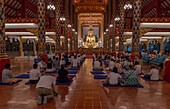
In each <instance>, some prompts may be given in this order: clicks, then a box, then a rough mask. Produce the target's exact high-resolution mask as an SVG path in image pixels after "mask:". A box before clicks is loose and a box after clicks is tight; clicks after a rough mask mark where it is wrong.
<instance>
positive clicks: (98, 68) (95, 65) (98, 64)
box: [94, 59, 101, 70]
mask: <svg viewBox="0 0 170 109" xmlns="http://www.w3.org/2000/svg"><path fill="white" fill-rule="evenodd" d="M100 65H101V64H100V62H99V59H97V60H96V61H95V62H94V70H100V69H101V66H100Z"/></svg>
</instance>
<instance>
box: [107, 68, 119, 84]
mask: <svg viewBox="0 0 170 109" xmlns="http://www.w3.org/2000/svg"><path fill="white" fill-rule="evenodd" d="M120 78H121V75H120V74H119V72H118V71H117V68H116V67H114V68H113V70H112V72H110V73H109V75H108V77H107V78H106V80H105V84H110V85H117V84H119V83H120V82H119V79H120Z"/></svg>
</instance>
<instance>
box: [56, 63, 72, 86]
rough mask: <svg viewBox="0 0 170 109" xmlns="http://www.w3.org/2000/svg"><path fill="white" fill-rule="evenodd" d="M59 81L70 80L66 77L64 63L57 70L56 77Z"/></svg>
mask: <svg viewBox="0 0 170 109" xmlns="http://www.w3.org/2000/svg"><path fill="white" fill-rule="evenodd" d="M57 80H58V82H59V83H66V82H69V81H72V79H71V78H70V77H68V71H67V70H65V69H64V65H61V69H60V70H59V71H58V78H57Z"/></svg>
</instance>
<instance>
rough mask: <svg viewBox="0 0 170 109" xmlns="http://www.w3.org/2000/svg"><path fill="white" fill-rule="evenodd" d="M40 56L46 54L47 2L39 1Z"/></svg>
mask: <svg viewBox="0 0 170 109" xmlns="http://www.w3.org/2000/svg"><path fill="white" fill-rule="evenodd" d="M38 45H39V49H38V54H39V55H44V54H46V44H45V0H38Z"/></svg>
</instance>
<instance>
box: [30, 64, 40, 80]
mask: <svg viewBox="0 0 170 109" xmlns="http://www.w3.org/2000/svg"><path fill="white" fill-rule="evenodd" d="M29 76H30V78H29V81H30V83H38V81H39V79H40V77H41V72H40V70H39V69H38V65H37V64H34V65H33V69H32V70H31V71H30V73H29Z"/></svg>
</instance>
